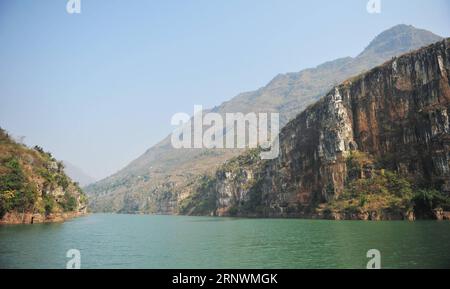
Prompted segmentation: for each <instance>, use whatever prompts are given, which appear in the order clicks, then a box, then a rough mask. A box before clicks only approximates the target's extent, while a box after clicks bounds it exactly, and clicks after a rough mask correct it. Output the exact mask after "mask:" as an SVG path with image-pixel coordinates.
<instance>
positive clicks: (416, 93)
mask: <svg viewBox="0 0 450 289" xmlns="http://www.w3.org/2000/svg"><path fill="white" fill-rule="evenodd" d="M449 74H450V40H449V39H447V40H444V41H441V42H438V43H436V44H433V45H431V46H428V47H425V48H422V49H420V50H418V51H415V52H412V53H409V54H406V55H403V56H401V57H398V58H393V59H392V60H391V61H389V62H386V63H385V64H383V65H382V66H379V67H376V68H374V69H372V70H370V71H369V72H367V73H364V74H362V75H360V76H357V77H354V78H352V79H349V80H347V81H344V82H343V83H342V84H341V85H338V86H336V87H334V88H333V89H332V90H331V91H330V92H329V93H328V94H326V95H325V96H324V97H323V98H321V99H320V100H319V101H318V102H316V103H315V104H313V105H311V106H310V107H308V108H307V109H306V110H305V111H303V112H302V113H301V114H300V115H298V116H297V117H296V118H295V119H294V120H292V121H290V122H289V123H288V124H287V125H286V126H285V127H284V128H283V130H282V131H281V133H280V156H279V157H278V158H277V159H275V160H270V161H262V160H260V159H259V157H258V153H257V151H250V152H248V153H246V154H244V155H242V156H240V157H237V158H234V159H232V160H230V161H228V162H227V163H226V164H225V165H223V166H222V167H221V168H220V169H219V170H218V171H217V172H216V173H215V174H214V175H213V176H210V177H206V176H205V177H203V178H201V179H199V180H198V181H197V182H196V183H195V184H194V185H193V186H192V188H191V190H192V192H191V193H188V194H185V195H186V198H184V199H183V200H182V201H181V202H180V212H181V213H184V214H212V215H238V216H269V217H277V216H286V217H287V216H293V217H294V216H295V217H321V218H333V219H414V218H438V219H442V218H448V217H449V215H450V214H449V213H448V212H447V211H448V210H449V209H450V201H449V200H450V198H449V196H450V122H449V116H450V80H449Z"/></svg>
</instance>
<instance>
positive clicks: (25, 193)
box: [0, 129, 87, 224]
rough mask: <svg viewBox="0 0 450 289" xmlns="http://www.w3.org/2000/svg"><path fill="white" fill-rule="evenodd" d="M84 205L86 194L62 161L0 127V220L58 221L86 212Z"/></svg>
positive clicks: (0, 221) (8, 222)
mask: <svg viewBox="0 0 450 289" xmlns="http://www.w3.org/2000/svg"><path fill="white" fill-rule="evenodd" d="M86 207H87V198H86V195H85V194H84V193H83V192H82V190H81V189H80V187H79V186H78V184H77V183H74V182H73V181H72V180H71V179H70V178H69V177H68V176H67V175H66V174H65V173H64V166H63V164H62V162H58V161H56V160H55V159H54V158H53V156H52V155H51V154H50V153H47V152H44V151H43V150H42V148H40V147H35V148H33V149H31V148H28V147H26V146H25V145H23V144H20V143H17V142H15V141H14V140H12V139H11V137H10V136H9V135H8V134H7V133H6V132H5V131H4V130H2V129H0V224H22V223H26V224H32V223H44V222H60V221H64V220H66V219H68V218H72V217H75V216H80V215H83V214H85V213H86V210H87V209H86Z"/></svg>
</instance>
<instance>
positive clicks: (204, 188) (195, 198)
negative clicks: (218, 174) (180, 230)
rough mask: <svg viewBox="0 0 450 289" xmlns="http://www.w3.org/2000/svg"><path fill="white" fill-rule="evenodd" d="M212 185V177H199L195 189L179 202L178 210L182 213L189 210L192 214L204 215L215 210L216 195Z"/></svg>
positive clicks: (213, 180) (213, 184) (213, 182)
mask: <svg viewBox="0 0 450 289" xmlns="http://www.w3.org/2000/svg"><path fill="white" fill-rule="evenodd" d="M214 186H215V179H214V178H212V177H209V176H203V177H201V178H200V180H199V184H198V185H197V187H196V188H195V191H194V192H193V193H192V194H191V195H190V196H189V197H187V198H186V199H184V200H183V201H182V202H181V204H180V212H181V213H182V214H186V213H188V212H190V213H191V214H193V215H205V214H210V213H211V212H213V211H215V209H216V201H217V197H216V193H215V190H214Z"/></svg>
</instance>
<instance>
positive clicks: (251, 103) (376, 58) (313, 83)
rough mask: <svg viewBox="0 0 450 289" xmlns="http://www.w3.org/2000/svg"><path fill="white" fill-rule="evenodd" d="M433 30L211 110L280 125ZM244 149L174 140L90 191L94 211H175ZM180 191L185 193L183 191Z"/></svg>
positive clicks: (381, 43)
mask: <svg viewBox="0 0 450 289" xmlns="http://www.w3.org/2000/svg"><path fill="white" fill-rule="evenodd" d="M441 39H442V38H441V37H440V36H437V35H435V34H433V33H431V32H429V31H426V30H421V29H417V28H414V27H413V26H408V25H397V26H395V27H393V28H391V29H389V30H387V31H384V32H383V33H381V34H380V35H378V36H377V37H376V38H375V39H374V40H373V41H372V42H371V43H370V44H369V46H368V47H367V48H366V49H365V50H364V51H363V52H362V53H361V54H359V55H358V56H357V57H344V58H340V59H336V60H334V61H330V62H326V63H324V64H321V65H319V66H317V67H315V68H309V69H305V70H302V71H300V72H294V73H286V74H279V75H278V76H276V77H275V78H274V79H273V80H272V81H270V82H269V83H268V84H267V85H266V86H264V87H262V88H260V89H258V90H255V91H251V92H245V93H242V94H239V95H237V96H236V97H234V98H232V99H231V100H230V101H227V102H224V103H222V104H221V105H220V106H218V107H215V108H213V109H212V111H214V112H218V113H221V114H223V113H226V112H243V113H248V112H279V113H280V121H281V125H282V126H283V125H285V124H286V123H287V122H288V121H289V120H291V119H293V118H294V117H295V116H297V115H298V114H299V113H300V112H301V111H303V110H304V109H305V108H306V107H307V106H308V105H310V104H312V103H313V102H314V101H316V100H318V99H319V98H320V97H321V96H323V95H325V94H326V93H327V92H328V91H329V90H330V89H331V88H332V87H333V85H335V84H337V83H340V82H342V81H344V80H345V79H347V78H349V77H351V76H354V75H357V74H360V73H362V72H364V71H367V70H369V69H371V68H373V67H375V66H377V65H380V64H382V63H383V62H385V61H388V60H390V59H391V58H392V57H394V56H398V55H401V54H403V53H405V52H408V51H412V50H415V49H417V48H420V47H422V46H425V45H427V44H431V43H434V42H437V41H439V40H441ZM242 152H243V151H242V150H218V149H216V150H205V149H178V150H177V149H174V148H172V146H171V143H170V136H168V137H166V138H165V139H164V140H162V141H161V142H160V143H159V144H157V145H155V146H154V147H152V148H150V149H149V150H147V151H146V152H145V153H144V154H143V155H142V156H140V157H139V158H137V159H136V160H134V161H133V162H131V163H130V164H129V165H128V166H126V167H125V168H124V169H122V170H120V171H119V172H117V173H116V174H114V175H112V176H110V177H108V178H106V179H104V180H101V181H99V182H96V183H94V184H92V185H90V186H88V187H86V191H87V192H88V194H89V195H90V206H91V209H92V210H94V211H114V212H146V213H168V214H170V213H176V204H177V202H178V200H179V199H180V198H185V197H186V194H189V192H183V189H182V188H183V187H185V186H186V185H187V184H188V183H190V182H192V181H193V179H195V178H196V177H197V176H199V175H201V174H203V173H205V172H212V171H214V170H215V169H216V168H217V167H218V166H219V165H221V164H222V163H223V162H224V161H226V160H228V159H230V158H231V157H234V156H237V155H238V154H240V153H242ZM180 188H181V189H180Z"/></svg>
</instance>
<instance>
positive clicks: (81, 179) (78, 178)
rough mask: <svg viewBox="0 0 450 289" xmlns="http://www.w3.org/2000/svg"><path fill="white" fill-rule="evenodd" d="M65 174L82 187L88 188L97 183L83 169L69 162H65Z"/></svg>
mask: <svg viewBox="0 0 450 289" xmlns="http://www.w3.org/2000/svg"><path fill="white" fill-rule="evenodd" d="M64 172H65V173H66V174H67V175H68V176H69V177H70V178H71V179H72V180H74V181H75V182H77V183H78V184H80V186H81V187H84V186H87V185H89V184H92V183H93V182H95V179H94V178H93V177H91V176H89V175H87V174H86V173H85V172H84V171H83V170H82V169H80V168H78V167H77V166H75V165H73V164H71V163H70V162H68V161H64Z"/></svg>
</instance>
